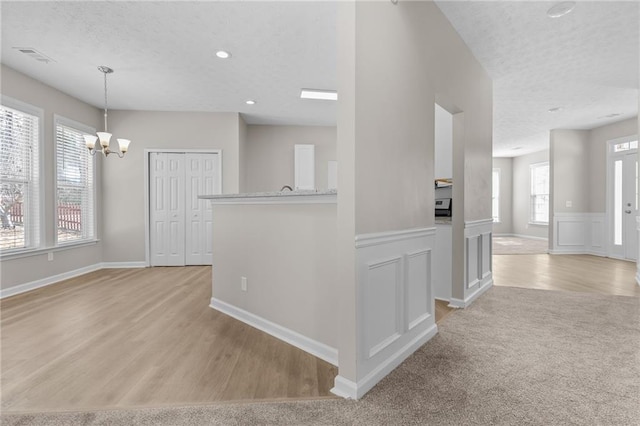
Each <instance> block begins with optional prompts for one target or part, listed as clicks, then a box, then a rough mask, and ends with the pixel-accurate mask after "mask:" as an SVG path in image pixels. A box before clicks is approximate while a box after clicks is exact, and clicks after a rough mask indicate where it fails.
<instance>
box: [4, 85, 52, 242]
mask: <svg viewBox="0 0 640 426" xmlns="http://www.w3.org/2000/svg"><path fill="white" fill-rule="evenodd" d="M41 118H42V111H40V110H38V109H36V108H34V107H31V106H29V105H26V104H23V103H21V102H18V101H14V100H12V99H10V98H7V97H3V98H2V105H0V182H1V183H0V223H1V227H0V251H2V252H3V253H8V252H12V251H16V250H24V249H33V248H38V247H39V246H40V241H41V238H40V211H41V209H40V201H41V196H40V187H39V177H40V176H39V174H40V157H39V155H40V140H41V138H40V121H41Z"/></svg>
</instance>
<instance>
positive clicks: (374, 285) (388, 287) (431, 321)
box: [332, 228, 438, 399]
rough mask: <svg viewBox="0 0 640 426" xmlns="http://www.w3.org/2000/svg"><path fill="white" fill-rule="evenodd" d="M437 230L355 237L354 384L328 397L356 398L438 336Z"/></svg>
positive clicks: (339, 384) (339, 385) (344, 383)
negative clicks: (435, 296)
mask: <svg viewBox="0 0 640 426" xmlns="http://www.w3.org/2000/svg"><path fill="white" fill-rule="evenodd" d="M434 243H435V228H420V229H409V230H402V231H397V232H385V233H379V234H367V235H358V236H357V237H356V241H355V245H356V262H357V265H356V268H357V280H356V281H357V292H358V297H357V299H358V301H357V317H358V322H357V327H358V330H357V341H358V354H357V365H358V372H357V377H358V380H357V382H353V381H350V380H346V379H345V378H343V377H340V376H338V377H337V378H336V380H335V385H336V387H335V388H334V390H333V391H332V392H334V393H336V394H338V395H341V396H347V397H350V398H354V399H357V398H360V397H361V396H362V395H364V394H365V393H366V392H367V391H368V390H369V389H371V388H372V387H373V386H374V385H375V384H376V383H378V382H379V381H380V380H381V379H382V378H383V377H384V376H386V375H387V374H389V373H390V372H391V371H392V370H393V369H394V368H395V367H397V366H398V365H399V364H400V363H401V362H402V361H404V360H405V359H406V358H407V357H408V356H409V355H411V354H412V353H413V352H414V351H415V350H416V349H418V348H419V347H420V346H422V345H423V344H424V343H426V342H427V341H428V340H429V339H431V337H433V336H434V335H435V334H436V333H437V330H438V329H437V326H436V323H435V304H434V299H433V292H432V289H431V274H432V264H431V259H432V253H433V246H434Z"/></svg>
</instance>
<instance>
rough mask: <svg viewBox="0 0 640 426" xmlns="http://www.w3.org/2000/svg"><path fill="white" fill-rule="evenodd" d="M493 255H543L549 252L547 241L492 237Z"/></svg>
mask: <svg viewBox="0 0 640 426" xmlns="http://www.w3.org/2000/svg"><path fill="white" fill-rule="evenodd" d="M492 241H493V254H545V253H547V252H548V251H549V243H548V242H547V240H534V239H533V238H522V237H493V238H492Z"/></svg>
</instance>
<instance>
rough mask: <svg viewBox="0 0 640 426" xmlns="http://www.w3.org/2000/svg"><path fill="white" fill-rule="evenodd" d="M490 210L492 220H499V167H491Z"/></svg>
mask: <svg viewBox="0 0 640 426" xmlns="http://www.w3.org/2000/svg"><path fill="white" fill-rule="evenodd" d="M492 181H493V191H492V195H491V211H492V214H491V215H492V216H493V221H494V222H500V169H493V179H492Z"/></svg>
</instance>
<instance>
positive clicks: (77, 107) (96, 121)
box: [0, 65, 104, 290]
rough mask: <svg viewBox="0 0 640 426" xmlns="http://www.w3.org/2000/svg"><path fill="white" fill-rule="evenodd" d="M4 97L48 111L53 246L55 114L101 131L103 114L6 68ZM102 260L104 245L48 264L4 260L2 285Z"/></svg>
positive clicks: (34, 259)
mask: <svg viewBox="0 0 640 426" xmlns="http://www.w3.org/2000/svg"><path fill="white" fill-rule="evenodd" d="M1 71H2V94H3V95H6V96H10V97H11V98H14V99H17V100H19V101H22V102H25V103H28V104H31V105H33V106H35V107H38V108H41V109H43V110H44V122H43V123H41V126H42V129H43V135H44V141H43V142H44V149H43V150H42V152H41V155H42V156H43V161H42V164H43V174H42V182H41V184H42V190H43V196H44V211H43V212H42V214H43V217H44V219H45V220H44V227H45V242H44V243H45V244H44V245H45V247H52V246H53V242H54V234H55V227H54V226H55V223H54V216H55V215H54V212H55V191H54V188H55V175H54V146H55V145H54V144H55V130H54V122H53V119H54V118H53V116H54V114H57V115H60V116H63V117H65V118H69V119H72V120H75V121H78V122H80V123H83V124H85V125H87V126H90V127H94V128H96V129H97V130H100V129H101V128H102V114H101V113H100V111H99V110H98V109H97V108H94V107H92V106H90V105H88V104H86V103H84V102H81V101H79V100H78V99H75V98H72V97H71V96H68V95H66V94H64V93H62V92H60V91H59V90H56V89H54V88H52V87H50V86H47V85H45V84H43V83H41V82H39V81H37V80H34V79H32V78H30V77H28V76H26V75H24V74H21V73H19V72H17V71H15V70H13V69H11V68H8V67H6V66H4V65H2V68H1ZM103 162H104V159H103V158H98V159H97V163H96V164H97V172H96V173H97V176H98V180H97V186H98V190H97V196H96V200H97V214H98V217H97V223H98V228H97V235H98V238H100V237H101V235H102V227H101V226H100V224H101V219H102V215H101V206H102V204H101V191H100V168H101V166H102V164H101V163H103ZM101 259H102V244H101V243H100V242H98V243H96V244H92V245H89V246H83V247H82V248H71V249H65V250H63V251H56V252H55V253H54V258H53V261H47V253H46V252H44V253H39V254H35V255H29V256H27V257H22V258H19V259H7V258H4V259H2V267H1V268H0V269H1V275H0V286H1V288H2V289H3V290H4V289H7V288H9V287H13V286H16V285H20V284H25V283H30V282H33V281H37V280H41V279H46V278H48V277H51V276H54V275H58V274H64V273H68V272H70V271H74V270H77V269H81V268H85V267H88V266H91V265H95V264H97V263H99V262H100V261H101Z"/></svg>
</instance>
